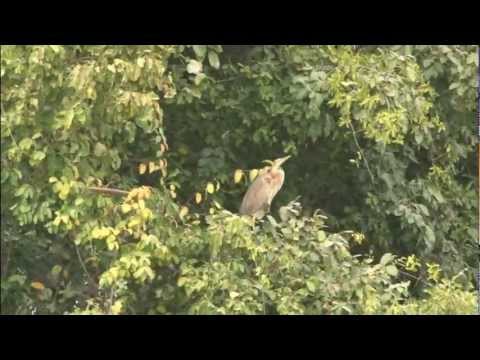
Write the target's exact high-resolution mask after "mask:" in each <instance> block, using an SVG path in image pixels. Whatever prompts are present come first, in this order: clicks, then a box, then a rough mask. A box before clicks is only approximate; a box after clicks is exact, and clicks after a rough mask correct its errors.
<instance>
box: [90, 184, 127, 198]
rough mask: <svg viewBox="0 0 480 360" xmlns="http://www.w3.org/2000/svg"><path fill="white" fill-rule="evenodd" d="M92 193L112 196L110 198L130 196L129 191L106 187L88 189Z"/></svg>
mask: <svg viewBox="0 0 480 360" xmlns="http://www.w3.org/2000/svg"><path fill="white" fill-rule="evenodd" d="M87 189H88V190H90V191H94V192H98V193H102V194H106V195H110V196H126V195H128V191H125V190H119V189H112V188H106V187H96V186H90V187H88V188H87Z"/></svg>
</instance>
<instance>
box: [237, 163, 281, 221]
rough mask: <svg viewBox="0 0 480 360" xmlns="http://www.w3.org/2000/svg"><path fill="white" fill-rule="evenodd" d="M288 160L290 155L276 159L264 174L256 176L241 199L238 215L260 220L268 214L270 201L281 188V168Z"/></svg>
mask: <svg viewBox="0 0 480 360" xmlns="http://www.w3.org/2000/svg"><path fill="white" fill-rule="evenodd" d="M289 158H290V155H289V156H285V157H282V158H279V159H276V160H275V161H273V163H272V165H271V166H270V167H268V168H267V170H266V171H265V172H263V173H261V174H260V175H258V176H257V178H256V179H255V181H254V182H253V183H252V184H251V185H250V187H249V188H248V190H247V192H246V193H245V196H244V197H243V201H242V205H241V206H240V211H239V212H240V215H250V216H253V218H254V219H261V218H262V217H264V216H265V214H267V213H268V212H270V205H271V203H272V200H273V198H274V197H275V195H277V193H278V192H279V191H280V189H281V188H282V185H283V182H284V180H285V173H284V171H283V169H282V168H281V166H282V164H283V163H284V162H285V161H287V160H288V159H289Z"/></svg>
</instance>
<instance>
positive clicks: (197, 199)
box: [195, 192, 202, 204]
mask: <svg viewBox="0 0 480 360" xmlns="http://www.w3.org/2000/svg"><path fill="white" fill-rule="evenodd" d="M195 202H196V203H197V204H200V203H201V202H202V194H200V193H198V192H197V193H196V194H195Z"/></svg>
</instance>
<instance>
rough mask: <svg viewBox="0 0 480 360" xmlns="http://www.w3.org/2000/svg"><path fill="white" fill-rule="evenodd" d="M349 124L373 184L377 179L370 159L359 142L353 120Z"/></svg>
mask: <svg viewBox="0 0 480 360" xmlns="http://www.w3.org/2000/svg"><path fill="white" fill-rule="evenodd" d="M348 125H349V126H350V129H351V130H352V134H353V140H354V141H355V144H356V145H357V148H358V151H359V152H360V154H362V158H363V162H364V163H365V166H366V168H367V171H368V174H369V175H370V180H371V181H372V185H375V179H374V177H373V174H372V171H371V170H370V165H368V160H367V158H366V157H365V154H364V152H363V150H362V147H361V146H360V144H359V142H358V139H357V133H356V132H355V128H354V127H353V124H352V122H351V121H349V122H348Z"/></svg>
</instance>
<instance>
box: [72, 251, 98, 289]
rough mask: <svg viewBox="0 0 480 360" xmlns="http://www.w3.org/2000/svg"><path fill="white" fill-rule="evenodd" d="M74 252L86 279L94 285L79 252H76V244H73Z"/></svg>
mask: <svg viewBox="0 0 480 360" xmlns="http://www.w3.org/2000/svg"><path fill="white" fill-rule="evenodd" d="M75 251H76V252H77V257H78V260H79V261H80V265H81V266H82V269H83V271H84V272H85V274H86V275H87V277H88V279H89V280H90V281H91V282H92V283H93V284H94V283H95V282H94V281H93V278H92V276H91V275H90V273H89V272H88V270H87V267H86V266H85V263H84V262H83V259H82V255H81V254H80V250H78V245H77V244H75Z"/></svg>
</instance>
